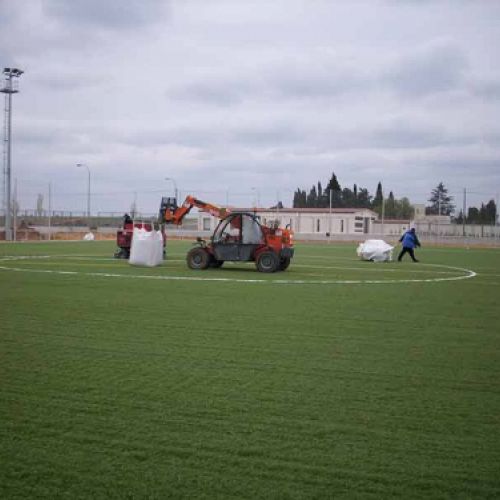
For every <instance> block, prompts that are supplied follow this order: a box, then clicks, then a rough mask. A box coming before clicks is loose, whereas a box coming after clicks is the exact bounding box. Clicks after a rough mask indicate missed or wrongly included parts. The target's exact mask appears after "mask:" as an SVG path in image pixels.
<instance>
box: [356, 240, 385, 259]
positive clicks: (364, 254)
mask: <svg viewBox="0 0 500 500" xmlns="http://www.w3.org/2000/svg"><path fill="white" fill-rule="evenodd" d="M393 249H394V247H393V246H391V245H389V243H386V242H385V241H384V240H366V241H365V242H364V243H360V245H359V246H358V249H357V251H356V252H357V254H358V257H361V258H362V259H363V260H371V261H373V262H385V261H391V260H392V251H393Z"/></svg>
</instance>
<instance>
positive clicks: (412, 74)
mask: <svg viewBox="0 0 500 500" xmlns="http://www.w3.org/2000/svg"><path fill="white" fill-rule="evenodd" d="M467 68H468V64H467V57H466V56H465V52H464V51H463V50H462V49H460V47H458V46H457V45H455V44H437V45H431V46H430V47H425V48H424V49H423V50H420V51H417V52H415V53H413V54H412V55H410V56H407V57H404V58H402V59H401V61H400V62H399V63H397V64H395V65H394V66H393V67H392V68H390V69H389V70H387V72H386V73H385V75H383V77H382V82H383V83H386V84H388V85H389V86H390V87H392V88H393V89H394V90H396V91H397V92H399V93H400V94H402V95H408V96H413V97H421V96H425V95H428V94H433V93H436V92H444V91H450V90H454V89H456V88H458V87H460V85H461V84H462V83H463V78H464V73H465V71H466V70H467Z"/></svg>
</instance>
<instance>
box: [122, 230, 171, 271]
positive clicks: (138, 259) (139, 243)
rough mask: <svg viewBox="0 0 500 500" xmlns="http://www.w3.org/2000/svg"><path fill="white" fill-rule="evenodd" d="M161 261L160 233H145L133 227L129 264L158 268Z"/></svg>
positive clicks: (161, 240) (161, 242) (161, 244)
mask: <svg viewBox="0 0 500 500" xmlns="http://www.w3.org/2000/svg"><path fill="white" fill-rule="evenodd" d="M162 260H163V238H162V234H161V231H146V229H140V228H137V227H134V233H133V235H132V246H131V248H130V258H129V260H128V262H129V264H132V265H133V266H147V267H154V266H159V265H160V264H161V262H162Z"/></svg>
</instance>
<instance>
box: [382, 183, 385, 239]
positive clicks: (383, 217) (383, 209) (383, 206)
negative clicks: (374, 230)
mask: <svg viewBox="0 0 500 500" xmlns="http://www.w3.org/2000/svg"><path fill="white" fill-rule="evenodd" d="M384 219H385V196H384V193H382V239H384Z"/></svg>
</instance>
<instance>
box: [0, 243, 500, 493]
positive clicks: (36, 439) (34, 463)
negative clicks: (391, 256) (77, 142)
mask: <svg viewBox="0 0 500 500" xmlns="http://www.w3.org/2000/svg"><path fill="white" fill-rule="evenodd" d="M189 247H190V244H189V243H188V242H176V241H171V242H169V246H168V259H167V261H166V262H165V263H164V264H163V265H162V266H161V267H158V268H153V269H149V268H148V269H146V268H134V267H131V266H129V265H128V263H127V262H126V261H118V260H114V259H112V258H111V256H112V254H113V251H114V244H113V243H112V242H77V243H72V242H64V243H56V242H52V243H50V242H48V243H38V244H29V243H23V244H2V245H0V305H1V306H0V307H1V314H0V329H1V334H0V422H1V425H0V497H1V498H9V499H10V498H40V497H46V498H61V497H66V498H169V497H170V498H196V499H200V498H248V499H258V498H333V497H336V498H339V497H340V498H341V497H346V498H353V497H355V498H384V499H385V498H391V497H398V498H453V499H455V498H499V497H500V328H499V320H500V313H499V311H500V306H499V290H500V251H499V250H498V249H496V250H493V249H490V250H488V249H470V250H466V249H458V248H457V249H445V248H424V249H422V250H419V251H418V256H419V258H420V259H421V263H419V264H413V263H412V262H410V261H409V260H406V261H404V262H402V263H380V264H375V263H370V262H361V261H359V260H358V259H357V257H356V254H355V245H335V244H329V245H326V244H324V245H312V244H299V245H297V247H296V257H295V259H294V260H293V261H292V264H291V265H290V268H289V269H288V270H287V271H286V272H283V273H276V274H271V275H267V274H262V273H258V272H256V271H255V267H254V266H253V264H243V265H225V266H224V267H223V268H221V269H210V270H207V271H198V272H196V271H191V270H189V269H188V268H187V267H186V264H185V261H184V256H185V253H186V251H187V250H188V249H189ZM21 257H24V258H21ZM474 273H476V275H474Z"/></svg>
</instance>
